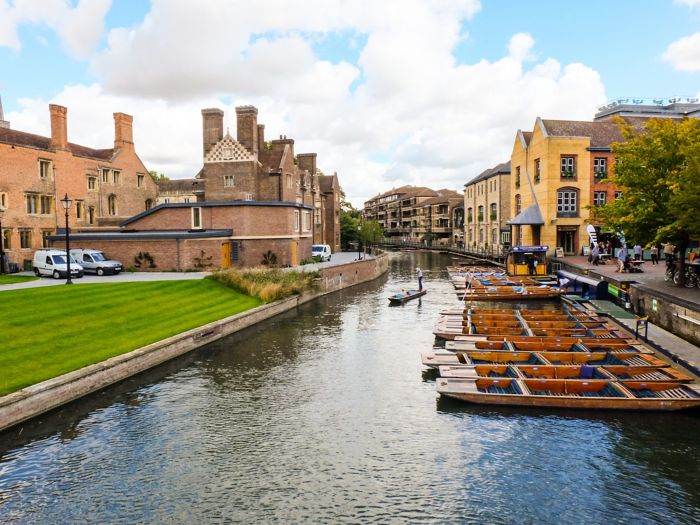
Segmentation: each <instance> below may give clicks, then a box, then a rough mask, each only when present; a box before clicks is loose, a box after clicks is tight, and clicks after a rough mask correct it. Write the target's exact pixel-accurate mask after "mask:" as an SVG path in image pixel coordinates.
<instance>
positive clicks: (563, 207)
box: [557, 188, 578, 217]
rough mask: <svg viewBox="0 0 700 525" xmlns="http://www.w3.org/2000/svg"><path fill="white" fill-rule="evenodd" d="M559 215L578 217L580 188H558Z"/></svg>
mask: <svg viewBox="0 0 700 525" xmlns="http://www.w3.org/2000/svg"><path fill="white" fill-rule="evenodd" d="M557 217H578V189H576V188H560V189H559V190H557Z"/></svg>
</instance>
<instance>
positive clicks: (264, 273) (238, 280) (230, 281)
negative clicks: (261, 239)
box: [206, 268, 318, 303]
mask: <svg viewBox="0 0 700 525" xmlns="http://www.w3.org/2000/svg"><path fill="white" fill-rule="evenodd" d="M316 277H318V272H295V271H283V270H279V269H268V268H250V269H247V270H237V269H235V268H231V269H228V270H223V271H220V272H214V273H212V274H211V275H208V276H207V277H206V278H207V279H213V280H215V281H218V282H220V283H222V284H224V285H226V286H228V287H230V288H233V289H234V290H236V291H238V292H240V293H243V294H246V295H249V296H251V297H258V298H259V299H260V300H261V301H263V302H264V303H270V302H273V301H277V300H279V299H284V298H285V297H289V296H291V295H294V294H300V293H302V292H305V291H308V290H312V289H313V288H314V279H316Z"/></svg>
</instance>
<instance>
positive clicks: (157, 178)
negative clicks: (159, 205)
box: [148, 170, 170, 182]
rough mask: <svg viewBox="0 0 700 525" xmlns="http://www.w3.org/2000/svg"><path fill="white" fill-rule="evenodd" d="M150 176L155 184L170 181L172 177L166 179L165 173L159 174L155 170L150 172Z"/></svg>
mask: <svg viewBox="0 0 700 525" xmlns="http://www.w3.org/2000/svg"><path fill="white" fill-rule="evenodd" d="M148 174H149V175H150V176H151V178H152V179H153V180H154V181H155V182H159V181H164V180H170V177H166V176H165V174H163V173H158V172H156V171H155V170H151V171H149V172H148Z"/></svg>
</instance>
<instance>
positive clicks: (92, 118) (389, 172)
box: [0, 0, 606, 206]
mask: <svg viewBox="0 0 700 525" xmlns="http://www.w3.org/2000/svg"><path fill="white" fill-rule="evenodd" d="M289 1H290V0H269V1H268V2H267V3H266V4H265V7H264V8H263V7H262V6H261V5H260V3H257V2H250V3H246V4H236V5H234V4H232V3H228V2H219V1H218V0H201V1H200V2H191V1H189V0H187V1H185V0H180V1H176V0H168V1H167V2H166V1H165V0H154V1H153V4H152V9H151V12H150V13H149V14H148V15H147V17H146V18H145V19H144V20H143V22H142V23H141V24H140V25H138V26H136V27H134V28H132V29H129V30H127V29H115V30H112V31H111V32H110V34H109V38H108V46H107V48H106V49H104V50H103V51H101V52H100V53H98V54H97V55H95V56H94V57H93V60H92V63H91V65H92V68H93V71H94V72H95V73H96V74H97V76H98V79H99V82H100V84H95V85H92V86H69V87H66V88H65V89H64V90H63V91H62V92H61V93H59V94H58V95H56V96H55V97H54V98H53V99H52V102H56V103H59V104H63V105H66V106H68V108H69V124H68V125H69V135H70V140H71V141H74V142H78V143H82V144H85V145H87V146H92V147H109V145H110V144H111V143H112V140H113V135H112V134H113V124H112V116H111V113H112V112H114V111H123V112H126V113H130V114H132V115H133V116H134V134H135V141H136V148H137V151H138V153H139V155H140V156H141V158H142V159H143V161H144V162H145V163H146V165H147V166H148V167H149V169H155V170H157V171H162V172H164V173H166V174H167V175H169V176H171V177H176V178H179V177H191V176H193V175H194V174H195V173H196V172H197V171H198V170H199V168H200V167H201V155H202V152H201V114H200V109H201V108H203V107H220V108H222V109H224V111H225V112H226V116H225V125H226V126H228V127H230V128H231V130H232V132H234V133H235V110H234V107H235V106H236V105H241V104H253V105H255V106H257V107H258V109H259V113H258V118H259V122H260V123H264V124H265V125H266V128H265V133H266V136H267V138H268V139H270V138H275V137H276V136H277V135H279V134H286V135H287V136H289V137H291V138H294V139H295V141H296V143H295V149H296V152H297V153H303V152H310V151H315V152H317V153H318V165H319V168H321V169H322V170H323V171H324V172H327V173H328V172H333V171H337V172H338V174H339V176H340V180H341V184H342V185H343V188H344V189H345V191H346V194H347V195H348V197H349V198H350V200H351V201H352V202H353V203H354V204H355V205H356V206H357V205H361V204H362V202H363V201H364V200H366V199H367V198H369V197H371V196H373V195H375V194H376V193H378V192H381V191H386V190H388V189H390V188H391V187H394V186H400V185H403V184H420V185H426V186H430V187H434V188H436V189H437V188H441V187H450V188H453V189H456V190H459V189H461V188H462V186H463V184H464V183H465V182H466V181H468V180H469V179H471V178H473V177H474V176H475V175H477V174H478V173H479V172H481V171H482V170H483V169H485V168H486V167H490V166H493V165H495V164H497V163H499V162H502V161H504V160H507V159H508V158H509V157H510V152H511V149H512V145H513V141H514V137H515V132H516V130H517V129H518V128H523V129H531V128H532V126H533V124H534V121H535V118H536V117H537V116H538V115H540V116H542V117H545V118H562V119H566V118H569V119H584V120H590V119H591V118H592V117H593V114H594V112H595V110H596V108H597V106H599V105H600V104H602V103H604V102H605V100H606V97H605V93H604V87H603V85H602V82H601V79H600V77H599V75H598V73H597V72H596V71H594V70H592V69H590V68H589V67H586V66H585V65H583V64H560V63H559V62H558V61H557V60H556V59H554V58H547V59H545V60H542V61H540V62H535V63H532V61H533V60H534V58H533V56H532V54H531V53H532V50H533V49H534V45H535V41H534V38H533V37H532V36H531V35H528V34H525V33H518V34H515V35H513V36H512V38H510V40H509V42H504V46H505V44H508V53H507V54H506V55H505V56H503V57H502V58H500V59H497V60H493V61H487V60H481V61H478V62H476V63H473V64H460V63H458V62H457V60H456V58H455V56H454V55H453V51H454V49H455V47H456V46H457V44H458V43H459V41H460V39H463V38H464V27H463V23H464V21H465V20H468V19H470V18H471V17H473V16H474V14H475V13H476V12H477V11H478V9H479V3H478V2H477V1H476V0H462V1H454V2H452V1H450V2H427V1H423V0H404V1H401V2H388V1H387V2H372V1H370V0H358V1H356V2H352V3H349V2H346V1H343V0H309V1H307V2H292V4H290V3H289ZM0 2H2V0H0ZM0 5H2V4H0ZM290 5H293V6H294V7H293V8H290V7H289V6H290ZM338 34H349V35H353V37H352V39H351V43H350V44H348V45H350V46H351V47H352V46H355V47H356V51H355V53H357V52H359V58H358V59H357V61H356V63H350V62H349V61H337V62H332V61H329V60H323V59H320V58H319V57H318V56H317V54H316V52H315V50H314V43H316V42H319V41H323V40H324V39H326V38H330V39H332V38H334V37H336V36H337V35H338ZM526 63H529V64H528V66H527V67H526V65H525V64H526ZM222 100H226V101H227V104H224V103H223V102H222ZM47 103H48V101H35V100H24V101H22V109H21V111H19V112H17V113H15V114H9V115H8V116H7V118H8V119H9V120H11V121H12V126H13V127H14V128H15V129H26V130H27V131H34V132H38V133H43V134H47V133H48V129H49V125H48V109H47V107H46V105H47Z"/></svg>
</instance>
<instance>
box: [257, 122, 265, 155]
mask: <svg viewBox="0 0 700 525" xmlns="http://www.w3.org/2000/svg"><path fill="white" fill-rule="evenodd" d="M264 149H265V124H258V151H262V150H264Z"/></svg>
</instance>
